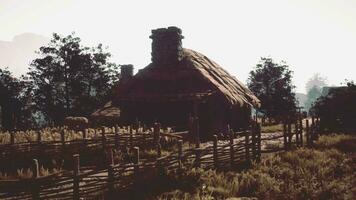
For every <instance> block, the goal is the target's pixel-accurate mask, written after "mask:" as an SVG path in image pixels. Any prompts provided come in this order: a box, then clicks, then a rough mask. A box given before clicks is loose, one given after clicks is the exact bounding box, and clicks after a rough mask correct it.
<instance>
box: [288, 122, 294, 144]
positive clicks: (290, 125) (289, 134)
mask: <svg viewBox="0 0 356 200" xmlns="http://www.w3.org/2000/svg"><path fill="white" fill-rule="evenodd" d="M292 137H293V135H292V123H291V122H290V121H289V122H288V149H290V148H291V147H292Z"/></svg>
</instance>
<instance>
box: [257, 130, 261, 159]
mask: <svg viewBox="0 0 356 200" xmlns="http://www.w3.org/2000/svg"><path fill="white" fill-rule="evenodd" d="M256 133H257V160H258V161H260V160H261V124H259V123H257V124H256Z"/></svg>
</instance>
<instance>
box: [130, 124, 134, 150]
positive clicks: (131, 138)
mask: <svg viewBox="0 0 356 200" xmlns="http://www.w3.org/2000/svg"><path fill="white" fill-rule="evenodd" d="M133 145H134V144H133V126H130V148H132V147H133Z"/></svg>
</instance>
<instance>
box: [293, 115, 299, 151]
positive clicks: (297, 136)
mask: <svg viewBox="0 0 356 200" xmlns="http://www.w3.org/2000/svg"><path fill="white" fill-rule="evenodd" d="M298 126H299V124H298V121H295V123H294V133H295V143H296V146H299V127H298Z"/></svg>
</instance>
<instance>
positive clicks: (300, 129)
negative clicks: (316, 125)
mask: <svg viewBox="0 0 356 200" xmlns="http://www.w3.org/2000/svg"><path fill="white" fill-rule="evenodd" d="M299 139H300V146H301V147H302V146H303V119H302V115H300V117H299Z"/></svg>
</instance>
